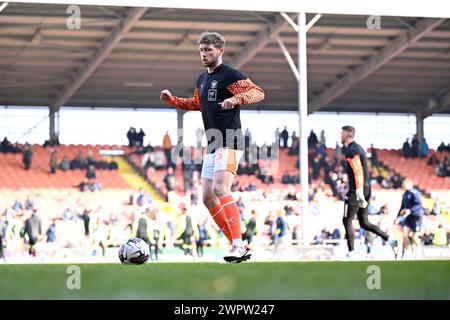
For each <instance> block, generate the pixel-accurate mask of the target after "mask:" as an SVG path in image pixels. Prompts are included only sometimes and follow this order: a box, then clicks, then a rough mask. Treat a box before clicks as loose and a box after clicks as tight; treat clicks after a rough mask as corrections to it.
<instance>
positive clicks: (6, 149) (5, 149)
mask: <svg viewBox="0 0 450 320" xmlns="http://www.w3.org/2000/svg"><path fill="white" fill-rule="evenodd" d="M13 150H14V146H13V144H12V143H11V142H9V140H8V138H7V137H5V138H4V139H3V141H2V143H1V144H0V152H2V153H10V152H13Z"/></svg>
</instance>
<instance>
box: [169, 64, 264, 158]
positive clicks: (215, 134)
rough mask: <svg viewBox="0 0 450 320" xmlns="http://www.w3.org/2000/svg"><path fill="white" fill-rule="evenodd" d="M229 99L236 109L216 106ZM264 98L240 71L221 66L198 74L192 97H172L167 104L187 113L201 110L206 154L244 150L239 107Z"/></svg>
mask: <svg viewBox="0 0 450 320" xmlns="http://www.w3.org/2000/svg"><path fill="white" fill-rule="evenodd" d="M226 99H231V100H232V102H233V103H234V105H235V107H234V108H233V109H229V110H224V109H222V107H221V106H220V105H219V103H221V102H223V101H224V100H226ZM262 99H264V91H263V90H262V89H261V88H260V87H258V86H257V85H255V84H254V83H253V82H252V81H251V80H250V79H248V78H247V77H246V76H245V75H244V74H243V73H242V72H240V71H239V70H237V69H234V68H232V67H230V66H228V65H225V64H223V63H222V64H220V65H219V66H218V67H217V68H216V69H215V70H214V71H213V72H212V73H208V72H207V71H205V72H203V73H202V74H200V76H199V77H198V80H197V84H196V88H195V92H194V97H193V98H189V99H185V98H178V97H175V96H172V97H171V98H170V99H169V101H168V102H169V103H170V104H171V105H173V106H175V107H177V108H179V109H182V110H187V111H194V110H197V111H201V112H202V118H203V125H204V127H205V133H206V137H207V140H208V148H207V152H208V153H211V152H214V151H215V150H217V149H219V148H221V147H228V148H232V149H239V150H243V147H244V139H243V134H242V130H241V120H240V106H241V105H246V104H251V103H256V102H259V101H261V100H262Z"/></svg>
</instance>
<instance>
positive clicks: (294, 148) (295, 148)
mask: <svg viewBox="0 0 450 320" xmlns="http://www.w3.org/2000/svg"><path fill="white" fill-rule="evenodd" d="M291 141H292V142H291V147H290V148H289V151H288V155H290V156H298V153H299V150H300V140H299V137H297V135H296V134H295V131H294V132H292V137H291Z"/></svg>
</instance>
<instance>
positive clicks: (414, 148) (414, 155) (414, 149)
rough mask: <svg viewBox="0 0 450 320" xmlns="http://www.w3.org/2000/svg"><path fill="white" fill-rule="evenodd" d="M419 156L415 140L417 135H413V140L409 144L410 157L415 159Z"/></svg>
mask: <svg viewBox="0 0 450 320" xmlns="http://www.w3.org/2000/svg"><path fill="white" fill-rule="evenodd" d="M419 156H420V150H419V140H418V139H417V135H414V137H413V140H412V142H411V157H412V158H417V157H419Z"/></svg>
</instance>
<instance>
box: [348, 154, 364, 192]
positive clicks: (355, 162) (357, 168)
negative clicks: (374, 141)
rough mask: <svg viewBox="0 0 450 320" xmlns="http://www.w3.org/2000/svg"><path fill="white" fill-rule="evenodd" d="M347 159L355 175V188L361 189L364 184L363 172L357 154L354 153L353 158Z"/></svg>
mask: <svg viewBox="0 0 450 320" xmlns="http://www.w3.org/2000/svg"><path fill="white" fill-rule="evenodd" d="M347 161H348V163H349V164H350V167H352V170H353V174H354V175H355V183H356V189H362V188H363V186H364V172H363V168H362V164H361V159H360V158H359V154H357V155H355V156H354V157H353V158H347Z"/></svg>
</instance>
